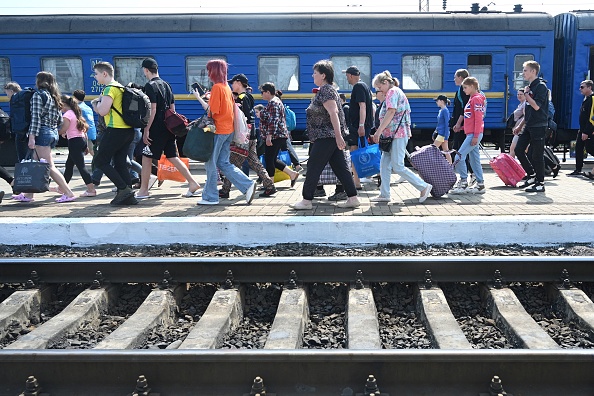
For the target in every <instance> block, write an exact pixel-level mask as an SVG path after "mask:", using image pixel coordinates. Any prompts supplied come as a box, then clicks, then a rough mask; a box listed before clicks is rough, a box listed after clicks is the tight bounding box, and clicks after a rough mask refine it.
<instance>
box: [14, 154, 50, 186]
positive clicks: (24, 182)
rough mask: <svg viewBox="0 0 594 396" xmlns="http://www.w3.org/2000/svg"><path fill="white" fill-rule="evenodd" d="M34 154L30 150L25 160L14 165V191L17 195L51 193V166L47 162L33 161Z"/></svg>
mask: <svg viewBox="0 0 594 396" xmlns="http://www.w3.org/2000/svg"><path fill="white" fill-rule="evenodd" d="M32 152H33V150H29V153H28V154H27V156H26V157H25V159H24V160H23V161H21V162H19V163H17V164H15V165H14V185H13V187H12V189H13V190H14V192H15V193H17V194H20V193H42V192H46V191H49V183H50V166H49V164H48V163H47V162H41V161H36V160H33V159H31V157H32ZM42 160H43V158H42ZM43 161H45V160H43Z"/></svg>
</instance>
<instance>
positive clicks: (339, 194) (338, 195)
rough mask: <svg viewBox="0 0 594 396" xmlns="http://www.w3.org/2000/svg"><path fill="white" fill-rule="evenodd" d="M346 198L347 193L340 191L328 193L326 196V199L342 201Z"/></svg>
mask: <svg viewBox="0 0 594 396" xmlns="http://www.w3.org/2000/svg"><path fill="white" fill-rule="evenodd" d="M348 198H349V196H348V195H347V193H346V192H344V191H342V192H337V193H335V194H334V195H330V196H329V197H328V201H344V200H346V199H348Z"/></svg>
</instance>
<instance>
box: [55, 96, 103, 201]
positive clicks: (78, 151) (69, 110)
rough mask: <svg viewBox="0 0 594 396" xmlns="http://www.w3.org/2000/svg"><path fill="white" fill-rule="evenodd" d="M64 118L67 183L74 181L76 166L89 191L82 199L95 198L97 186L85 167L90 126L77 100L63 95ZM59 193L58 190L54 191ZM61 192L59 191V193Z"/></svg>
mask: <svg viewBox="0 0 594 396" xmlns="http://www.w3.org/2000/svg"><path fill="white" fill-rule="evenodd" d="M62 112H63V114H62V117H63V118H64V122H63V124H62V126H61V127H60V131H59V133H60V135H61V136H62V137H66V138H67V139H68V159H66V168H65V170H64V179H66V183H68V182H70V179H72V173H73V171H74V165H76V167H77V169H78V172H79V173H80V175H81V176H82V178H83V180H84V182H85V184H86V185H87V191H85V192H84V193H82V194H81V197H94V196H96V195H97V191H96V190H95V185H94V184H93V180H92V179H91V175H90V174H89V171H87V168H86V167H85V154H86V153H87V152H88V148H87V129H88V128H89V125H88V124H87V122H86V121H85V119H84V117H83V116H82V112H81V110H80V107H79V106H78V103H77V102H76V100H74V99H73V98H72V97H70V96H68V95H62ZM54 190H56V191H57V188H56V189H54ZM57 192H59V191H57Z"/></svg>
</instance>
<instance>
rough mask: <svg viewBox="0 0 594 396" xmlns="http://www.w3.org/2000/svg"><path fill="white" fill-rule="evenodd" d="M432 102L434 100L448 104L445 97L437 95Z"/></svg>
mask: <svg viewBox="0 0 594 396" xmlns="http://www.w3.org/2000/svg"><path fill="white" fill-rule="evenodd" d="M433 100H435V101H436V102H437V101H438V100H443V101H444V102H446V103H447V102H448V97H447V96H445V95H439V96H438V97H437V98H434V99H433Z"/></svg>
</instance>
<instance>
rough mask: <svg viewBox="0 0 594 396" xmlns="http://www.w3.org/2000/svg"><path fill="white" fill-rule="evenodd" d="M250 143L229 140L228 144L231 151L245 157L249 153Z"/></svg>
mask: <svg viewBox="0 0 594 396" xmlns="http://www.w3.org/2000/svg"><path fill="white" fill-rule="evenodd" d="M249 148H250V144H249V143H248V144H237V143H235V142H231V145H230V146H229V150H231V152H233V153H235V154H238V155H241V156H242V157H247V156H248V155H250V150H249Z"/></svg>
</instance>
